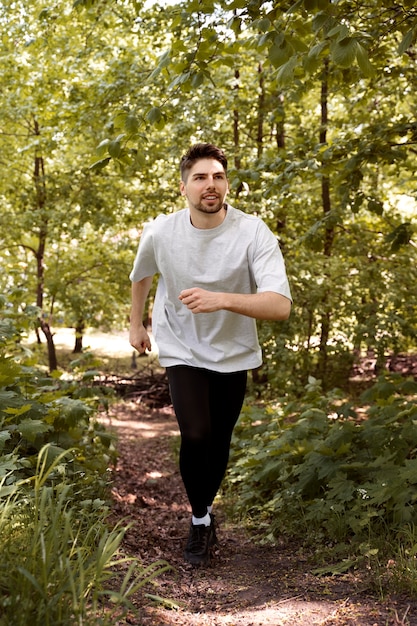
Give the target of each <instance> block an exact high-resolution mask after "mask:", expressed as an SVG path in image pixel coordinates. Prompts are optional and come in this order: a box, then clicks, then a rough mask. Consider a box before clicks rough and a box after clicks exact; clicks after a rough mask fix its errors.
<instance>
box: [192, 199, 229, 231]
mask: <svg viewBox="0 0 417 626" xmlns="http://www.w3.org/2000/svg"><path fill="white" fill-rule="evenodd" d="M189 210H190V221H191V224H192V225H193V226H194V228H199V229H201V230H206V229H209V228H216V227H217V226H220V224H222V223H223V222H224V219H225V217H226V212H227V208H226V204H224V205H223V206H222V208H221V209H220V211H218V212H217V213H204V212H203V211H199V210H198V209H193V208H191V207H189Z"/></svg>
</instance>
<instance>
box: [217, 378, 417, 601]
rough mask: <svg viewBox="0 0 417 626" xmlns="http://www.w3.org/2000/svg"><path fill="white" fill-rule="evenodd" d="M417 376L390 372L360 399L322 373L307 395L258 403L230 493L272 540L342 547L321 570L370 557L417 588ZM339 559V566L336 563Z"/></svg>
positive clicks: (382, 571)
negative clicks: (325, 382)
mask: <svg viewBox="0 0 417 626" xmlns="http://www.w3.org/2000/svg"><path fill="white" fill-rule="evenodd" d="M416 396H417V383H416V382H415V381H414V380H409V379H404V378H402V377H401V376H400V375H383V376H381V377H380V378H379V379H378V380H377V382H376V383H375V384H374V385H373V386H372V387H371V388H370V389H368V390H367V391H366V392H364V393H363V395H362V397H361V402H360V403H359V404H355V406H354V405H353V404H352V402H351V401H349V400H348V399H346V397H345V394H344V393H343V392H341V391H339V390H333V391H331V392H328V393H324V392H323V391H322V388H321V385H320V381H317V380H315V379H313V378H311V379H310V380H309V383H308V385H307V387H306V389H305V393H304V395H303V396H302V397H301V398H298V399H295V400H292V401H287V400H286V401H282V402H277V403H275V404H274V405H271V406H259V405H248V406H245V407H244V410H243V413H242V416H241V420H240V422H239V424H238V426H237V428H236V430H235V433H234V439H233V446H232V455H233V459H232V462H231V464H230V470H229V472H228V475H227V483H226V485H227V486H226V492H227V494H228V496H229V497H230V498H231V499H232V500H233V503H234V507H235V509H236V510H237V511H238V512H240V513H241V514H242V515H244V516H246V517H247V518H253V519H255V520H257V523H258V526H259V525H260V526H259V527H260V529H261V534H262V535H263V538H264V539H265V540H271V541H274V540H276V538H277V537H279V536H280V535H290V536H292V537H296V538H298V539H299V540H300V541H302V542H304V543H305V544H309V545H310V546H316V547H317V546H326V547H327V548H328V547H329V546H333V550H329V549H327V548H326V550H323V549H322V548H320V550H318V551H317V553H318V555H319V554H321V555H322V556H323V555H324V554H326V557H325V558H326V559H327V563H321V564H320V565H321V568H318V570H320V569H321V571H323V568H324V570H326V568H328V571H335V570H336V569H337V568H339V570H340V568H342V569H343V568H344V569H348V568H349V567H352V566H355V565H360V564H366V566H367V567H370V566H372V568H373V569H374V571H375V572H376V578H377V579H378V580H377V581H376V584H377V585H383V586H384V588H387V587H389V586H395V587H396V588H404V589H406V590H408V591H411V592H412V593H416V592H417V584H416V582H417V559H416V556H417V530H416V529H417V507H416V506H415V505H416V501H417V488H416V485H417V404H416V402H415V398H416ZM332 558H333V559H336V560H337V564H334V563H332V564H329V560H331V559H332Z"/></svg>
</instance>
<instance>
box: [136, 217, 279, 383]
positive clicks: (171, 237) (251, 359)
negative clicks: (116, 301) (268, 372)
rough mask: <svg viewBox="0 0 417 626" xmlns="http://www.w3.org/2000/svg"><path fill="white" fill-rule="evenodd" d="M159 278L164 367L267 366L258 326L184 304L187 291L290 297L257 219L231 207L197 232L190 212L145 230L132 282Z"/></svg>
mask: <svg viewBox="0 0 417 626" xmlns="http://www.w3.org/2000/svg"><path fill="white" fill-rule="evenodd" d="M154 274H159V282H158V287H157V291H156V297H155V302H154V307H153V314H152V332H153V335H154V338H155V341H156V344H157V347H158V351H159V361H160V363H161V365H162V366H163V367H169V366H171V365H181V364H182V365H191V366H194V367H202V368H205V369H210V370H214V371H217V372H224V373H226V372H235V371H242V370H249V369H252V368H256V367H259V366H260V365H261V363H262V355H261V348H260V346H259V342H258V337H257V331H256V321H255V320H254V319H253V318H250V317H247V316H245V315H240V314H237V313H232V312H230V311H224V310H221V311H215V312H213V313H198V314H195V313H192V312H191V311H190V310H189V309H188V308H187V307H186V306H185V305H184V304H182V302H181V301H180V300H179V299H178V296H179V294H180V292H181V291H182V290H183V289H189V288H191V287H201V288H202V289H207V290H209V291H218V292H229V293H248V294H249V293H256V292H263V291H274V292H276V293H279V294H282V295H284V296H286V297H287V298H291V294H290V288H289V284H288V280H287V275H286V271H285V265H284V260H283V257H282V254H281V250H280V248H279V245H278V242H277V238H276V237H275V235H274V234H273V233H272V232H271V231H270V230H269V228H268V227H267V226H266V224H265V223H264V222H263V221H262V220H261V219H259V218H258V217H256V216H254V215H248V214H246V213H243V212H242V211H240V210H238V209H235V208H233V207H232V206H230V205H227V212H226V216H225V219H224V220H223V222H222V223H221V224H220V225H219V226H217V227H216V228H209V229H198V228H195V227H194V226H193V225H192V224H191V220H190V213H189V210H188V209H183V210H181V211H178V212H176V213H172V214H170V215H159V216H158V217H157V218H156V219H155V220H153V221H152V222H149V223H147V224H146V225H145V227H144V230H143V234H142V236H141V240H140V243H139V248H138V252H137V255H136V259H135V262H134V265H133V270H132V272H131V274H130V279H131V281H133V282H136V281H139V280H142V279H143V278H145V277H146V276H153V275H154Z"/></svg>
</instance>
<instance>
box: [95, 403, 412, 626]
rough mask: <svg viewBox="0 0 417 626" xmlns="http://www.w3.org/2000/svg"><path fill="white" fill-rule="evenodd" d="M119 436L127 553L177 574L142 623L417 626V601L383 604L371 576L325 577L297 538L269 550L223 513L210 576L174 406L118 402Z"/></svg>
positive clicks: (167, 577) (162, 586)
mask: <svg viewBox="0 0 417 626" xmlns="http://www.w3.org/2000/svg"><path fill="white" fill-rule="evenodd" d="M102 421H103V422H105V423H106V424H107V425H108V426H109V427H110V428H112V429H113V430H114V431H115V433H116V434H117V437H118V444H117V447H118V455H119V457H118V461H117V464H116V466H115V468H114V469H113V490H112V494H113V505H114V506H113V519H114V521H115V522H116V521H119V520H123V523H124V524H125V523H130V524H132V526H131V528H130V529H129V530H128V531H127V534H126V537H125V541H124V550H125V552H126V555H127V556H132V557H137V558H139V559H140V560H141V561H142V563H143V564H144V565H149V564H151V563H154V562H155V561H157V560H159V559H163V560H166V561H167V562H168V563H169V564H170V565H171V566H172V568H171V569H170V570H169V571H167V572H165V573H164V574H162V575H161V576H159V577H157V578H156V579H155V580H154V581H153V582H151V583H149V584H148V585H147V587H146V588H145V590H144V591H141V592H140V594H138V596H137V597H136V598H135V604H136V605H137V607H138V608H139V617H138V616H136V615H135V614H133V613H132V614H131V615H129V616H128V617H127V618H126V620H125V621H123V622H120V624H122V623H123V624H133V625H136V626H142V625H143V626H173V625H180V626H226V625H228V626H399V625H403V626H417V600H410V599H407V598H403V597H389V598H385V599H381V598H380V597H379V596H378V595H377V594H376V593H375V592H374V591H373V589H372V587H371V584H370V582H369V580H367V575H366V572H355V571H352V572H348V573H345V574H343V575H340V576H322V577H317V576H315V575H314V574H313V573H312V570H313V569H314V564H313V559H312V555H311V554H309V553H308V552H306V551H305V550H303V549H302V548H301V547H300V546H299V545H296V544H294V543H292V542H290V541H288V540H283V541H282V542H280V543H279V544H278V545H274V546H271V545H260V544H259V543H257V542H256V541H255V538H254V537H253V536H251V535H250V534H249V533H248V532H247V531H246V530H245V529H244V528H243V527H242V526H240V525H239V524H237V523H235V522H234V521H233V520H231V519H229V518H228V517H227V516H226V514H225V512H224V510H222V502H221V501H220V503H219V505H217V507H216V517H217V519H218V522H219V527H220V528H219V532H218V535H219V540H220V548H219V550H218V552H217V553H216V554H215V556H214V558H213V560H212V563H211V565H210V566H209V567H207V568H205V569H195V568H192V567H191V566H188V565H187V564H185V563H184V561H183V559H182V548H183V545H184V542H185V540H186V537H187V534H188V527H189V520H190V509H189V506H188V503H187V499H186V496H185V493H184V490H183V486H182V482H181V479H180V476H179V472H178V467H177V461H176V452H175V450H176V447H177V446H178V430H177V424H176V421H175V417H174V415H173V412H172V409H171V407H165V408H162V409H150V408H149V407H147V406H146V405H145V404H144V403H140V402H134V401H130V402H120V403H118V404H115V405H114V406H113V407H112V408H111V410H110V413H109V415H108V416H107V417H104V418H102Z"/></svg>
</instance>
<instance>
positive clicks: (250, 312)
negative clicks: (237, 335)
mask: <svg viewBox="0 0 417 626" xmlns="http://www.w3.org/2000/svg"><path fill="white" fill-rule="evenodd" d="M179 299H180V300H181V301H182V302H183V304H185V306H186V307H187V308H189V309H190V311H192V312H193V313H212V312H213V311H220V310H221V309H224V310H226V311H232V313H239V314H240V315H247V316H248V317H254V318H256V319H258V320H286V319H288V318H289V316H290V312H291V300H289V299H288V298H286V297H285V296H282V295H281V294H279V293H275V292H274V291H263V292H261V293H253V294H240V293H223V292H216V291H206V290H205V289H200V288H199V287H193V288H191V289H184V291H182V292H181V293H180V295H179Z"/></svg>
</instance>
